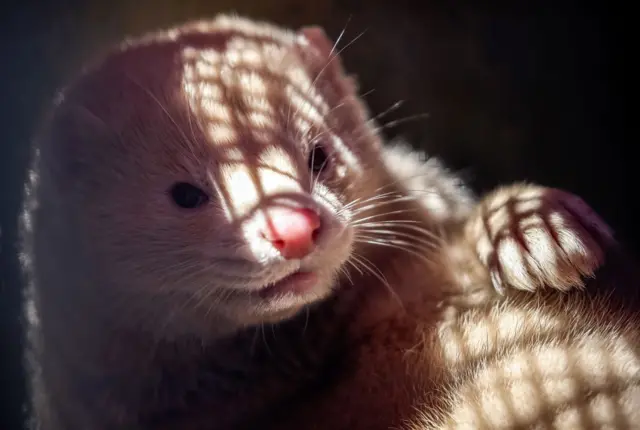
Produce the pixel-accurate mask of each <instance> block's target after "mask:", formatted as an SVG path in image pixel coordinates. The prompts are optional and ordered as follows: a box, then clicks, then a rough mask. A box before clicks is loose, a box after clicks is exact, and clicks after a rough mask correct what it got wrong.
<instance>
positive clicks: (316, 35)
mask: <svg viewBox="0 0 640 430" xmlns="http://www.w3.org/2000/svg"><path fill="white" fill-rule="evenodd" d="M298 36H299V37H300V39H301V40H300V41H299V44H300V45H301V46H302V48H303V49H302V50H301V51H302V53H303V55H304V56H305V57H306V58H307V61H309V62H310V64H312V65H313V67H314V68H315V69H316V71H317V72H318V73H322V74H323V75H325V76H327V77H328V78H329V79H331V80H332V81H333V82H334V83H338V84H340V85H341V86H342V87H343V91H345V93H346V92H354V93H355V92H357V91H358V82H357V80H356V78H355V77H353V76H349V75H347V73H346V71H345V69H344V66H343V64H342V59H341V58H340V55H338V50H337V49H336V48H337V47H336V46H335V43H334V42H333V41H332V40H331V39H330V38H329V37H328V36H327V33H326V32H325V31H324V29H323V28H322V27H320V26H317V25H313V26H307V27H302V28H300V29H299V30H298ZM305 48H306V49H305ZM310 51H311V52H310ZM310 54H312V55H310ZM310 57H311V58H310Z"/></svg>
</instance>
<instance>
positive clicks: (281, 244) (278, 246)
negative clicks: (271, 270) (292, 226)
mask: <svg viewBox="0 0 640 430" xmlns="http://www.w3.org/2000/svg"><path fill="white" fill-rule="evenodd" d="M271 244H272V245H273V246H274V247H275V248H276V249H277V250H278V251H282V250H283V249H284V247H285V246H287V243H286V242H285V241H284V240H282V239H274V240H272V241H271Z"/></svg>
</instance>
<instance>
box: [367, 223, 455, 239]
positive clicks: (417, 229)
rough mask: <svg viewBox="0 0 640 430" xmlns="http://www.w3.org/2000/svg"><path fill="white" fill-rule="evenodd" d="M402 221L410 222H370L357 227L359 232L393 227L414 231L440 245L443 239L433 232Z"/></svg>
mask: <svg viewBox="0 0 640 430" xmlns="http://www.w3.org/2000/svg"><path fill="white" fill-rule="evenodd" d="M404 221H410V220H391V221H379V222H372V223H364V224H360V225H358V228H357V229H358V230H361V231H374V230H371V227H373V228H376V227H395V228H404V229H407V230H410V231H415V232H417V233H422V234H424V235H426V236H428V237H430V238H431V239H434V240H437V241H438V242H440V243H442V241H443V238H442V236H440V235H438V234H436V233H434V232H433V231H431V230H429V229H426V228H424V227H419V226H417V225H413V224H411V223H409V222H404Z"/></svg>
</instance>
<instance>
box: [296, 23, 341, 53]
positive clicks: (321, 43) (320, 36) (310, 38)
mask: <svg viewBox="0 0 640 430" xmlns="http://www.w3.org/2000/svg"><path fill="white" fill-rule="evenodd" d="M298 34H300V35H301V36H303V37H304V38H305V39H306V40H307V42H309V44H310V45H311V46H312V47H313V48H314V49H315V50H316V51H318V53H319V54H320V55H321V56H322V57H324V58H325V59H328V58H329V57H330V56H331V55H332V52H331V51H332V50H333V46H334V44H333V42H331V40H330V39H329V37H328V36H327V33H325V31H324V29H323V28H322V27H319V26H317V25H312V26H308V27H302V28H301V29H300V30H298ZM333 54H335V52H334V53H333Z"/></svg>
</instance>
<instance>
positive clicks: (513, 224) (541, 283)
mask: <svg viewBox="0 0 640 430" xmlns="http://www.w3.org/2000/svg"><path fill="white" fill-rule="evenodd" d="M468 227H469V230H468V234H471V235H472V236H473V239H474V240H475V241H476V250H477V253H478V256H479V258H480V260H481V261H482V263H484V264H485V265H486V266H487V268H488V269H489V272H490V275H491V280H492V283H493V285H494V287H495V288H496V290H497V291H498V292H501V293H502V292H504V289H505V287H512V288H516V289H519V290H527V291H535V290H536V289H539V288H544V287H549V288H555V289H558V290H563V291H566V290H569V289H571V288H580V287H583V286H584V278H585V277H592V276H593V275H594V272H595V271H596V269H598V267H599V266H600V265H601V264H602V263H603V261H604V250H605V248H606V246H607V244H608V243H611V242H613V234H612V231H611V229H610V228H609V226H608V225H607V224H606V223H605V222H604V221H603V220H602V219H601V218H600V217H599V216H598V215H597V214H596V213H595V212H594V211H593V209H591V208H590V207H589V205H587V204H586V203H585V202H584V201H583V200H582V199H581V198H579V197H577V196H575V195H573V194H570V193H568V192H565V191H561V190H558V189H553V188H546V187H541V186H536V185H514V186H510V187H505V188H501V189H498V190H497V191H495V192H493V193H491V194H489V195H488V196H487V197H485V198H483V199H482V200H481V202H480V204H479V207H478V208H477V212H476V213H475V215H474V216H473V217H472V219H471V220H470V223H469V224H468Z"/></svg>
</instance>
